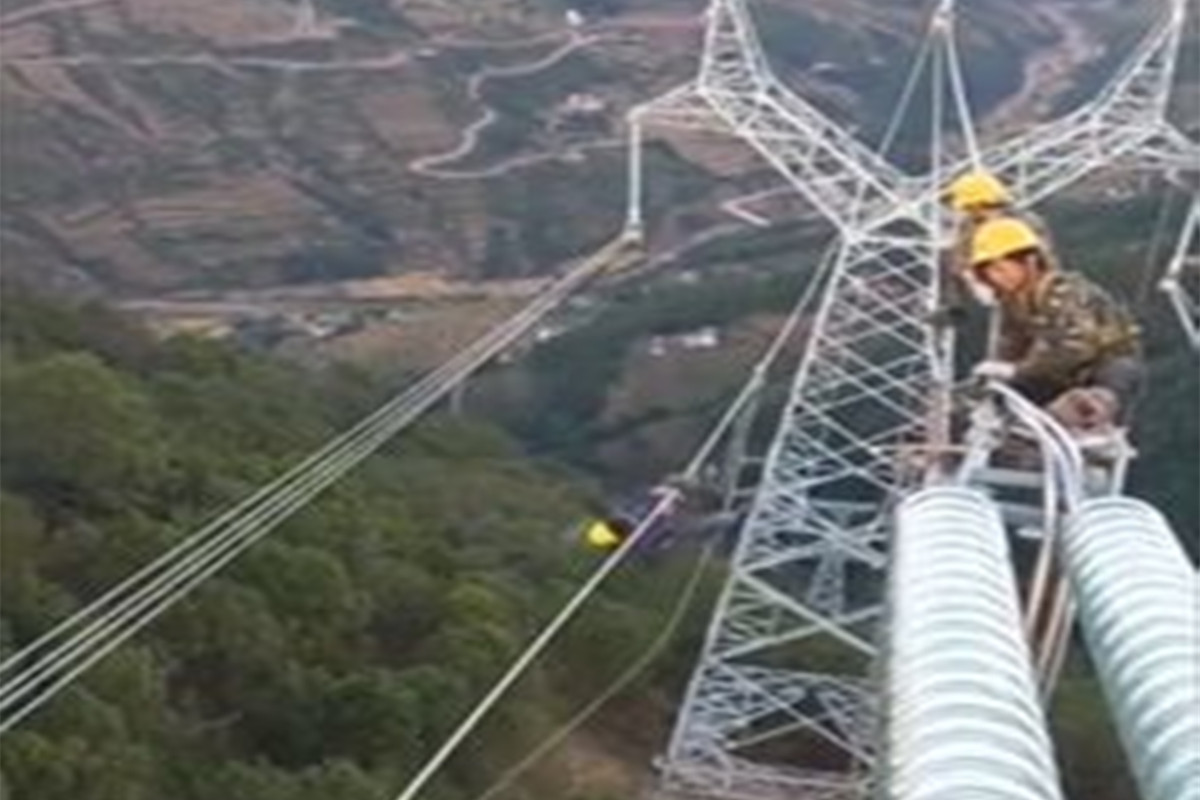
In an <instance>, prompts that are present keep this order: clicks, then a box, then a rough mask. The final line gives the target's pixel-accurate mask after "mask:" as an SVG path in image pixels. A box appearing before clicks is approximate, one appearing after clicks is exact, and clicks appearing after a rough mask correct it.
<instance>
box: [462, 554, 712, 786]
mask: <svg viewBox="0 0 1200 800" xmlns="http://www.w3.org/2000/svg"><path fill="white" fill-rule="evenodd" d="M716 551H717V546H716V541H715V540H710V541H708V542H705V544H704V547H703V549H702V550H701V551H700V554H699V556H698V557H697V558H696V564H695V566H694V567H693V568H692V572H691V574H690V575H689V576H688V580H687V583H686V584H685V585H684V587H683V592H682V593H681V594H680V595H679V599H678V600H676V601H675V606H674V608H672V610H671V614H670V616H669V617H668V618H667V621H666V623H664V625H663V627H662V629H661V630H660V631H659V633H658V635H657V636H655V637H654V639H653V640H652V641H651V642H650V644H649V645H648V646H647V647H646V649H645V650H644V651H643V652H642V653H641V655H639V656H638V657H637V659H636V660H634V661H633V662H632V663H631V664H630V665H629V666H628V667H626V668H625V670H624V671H623V672H621V674H620V675H618V676H617V677H616V679H615V680H613V682H612V683H610V684H609V685H608V686H607V687H605V688H604V690H603V691H601V692H600V693H599V694H598V695H596V696H595V697H594V698H592V699H591V700H590V701H589V702H588V703H587V704H586V705H584V706H583V707H582V708H580V709H579V710H578V711H576V712H575V714H574V715H573V716H572V717H571V718H570V719H569V720H567V721H566V722H565V723H563V724H562V725H560V726H559V727H558V728H556V729H555V730H554V731H553V732H551V733H550V734H549V735H548V736H546V738H545V739H543V740H542V741H541V742H540V743H539V744H538V745H537V746H536V747H534V748H533V749H532V750H530V751H529V752H528V753H527V754H526V755H525V757H524V758H522V759H521V760H520V761H518V762H517V763H516V764H514V765H512V766H511V767H509V768H508V769H507V770H505V772H504V774H503V775H501V776H500V777H499V778H498V779H497V780H496V781H495V782H494V783H492V784H491V785H490V786H488V787H487V789H485V790H484V791H483V792H482V793H481V794H479V795H478V796H477V797H476V798H475V800H491V799H492V798H493V797H495V796H496V795H498V794H500V793H501V792H503V791H504V790H505V789H507V788H508V787H510V786H512V784H513V782H514V781H516V780H517V778H519V777H521V776H522V775H524V774H525V772H526V771H527V770H528V769H529V768H530V767H532V766H533V765H534V764H536V763H537V762H539V761H541V760H542V759H543V758H544V757H545V756H546V754H547V753H549V752H550V751H552V750H554V748H556V747H558V746H559V745H560V744H561V743H562V742H563V740H564V739H566V738H567V737H568V736H570V735H571V734H572V733H574V732H575V731H576V730H578V729H579V728H580V726H582V725H583V724H584V723H586V722H587V721H588V720H589V719H591V718H592V717H593V716H594V715H595V714H596V712H597V711H599V710H600V709H601V708H603V707H604V706H605V705H606V704H607V703H608V702H609V701H610V700H612V699H613V698H614V697H616V696H617V695H618V694H620V693H621V691H623V690H624V689H625V687H627V686H628V685H629V684H630V683H632V682H633V681H634V680H635V679H636V678H637V677H638V676H639V675H641V674H642V673H643V672H644V671H645V670H646V668H647V667H649V666H650V664H651V663H653V661H654V659H655V658H657V657H658V655H659V653H661V652H662V650H663V648H664V647H666V646H667V643H668V642H670V641H671V639H672V638H673V637H674V636H675V631H676V630H678V628H679V625H680V623H681V622H683V618H684V615H685V614H686V613H687V610H688V609H689V608H690V607H691V605H692V600H693V599H694V598H695V596H696V592H697V590H698V589H699V588H700V583H701V578H703V577H704V573H705V570H706V569H707V567H708V565H709V563H710V562H711V561H712V557H713V555H714V554H715V553H716Z"/></svg>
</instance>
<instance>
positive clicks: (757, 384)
mask: <svg viewBox="0 0 1200 800" xmlns="http://www.w3.org/2000/svg"><path fill="white" fill-rule="evenodd" d="M836 253H837V249H836V248H830V249H829V251H828V252H827V253H826V257H825V259H824V260H823V261H822V263H821V265H820V266H819V267H818V269H817V274H815V275H814V276H813V280H812V281H810V282H809V285H808V287H807V288H806V290H805V291H804V293H803V294H802V295H801V297H800V299H799V300H798V301H797V302H796V305H795V306H794V307H793V308H792V311H791V313H790V314H789V315H788V317H787V319H786V320H785V321H784V324H783V325H782V326H781V327H780V329H779V331H778V332H777V333H776V335H775V339H774V340H773V341H772V342H771V344H770V345H769V346H768V347H767V349H766V351H765V352H764V354H763V356H762V358H760V360H759V361H758V362H757V363H756V364H755V366H754V368H753V370H752V371H751V375H750V378H749V380H747V382H746V384H745V385H744V386H743V388H742V391H741V392H739V393H738V395H737V397H736V398H734V400H733V402H732V403H730V405H729V407H728V408H727V409H726V410H725V413H724V414H723V415H722V416H721V418H720V420H718V421H717V423H716V424H715V425H714V426H713V428H712V429H711V430H710V432H709V434H708V436H707V437H706V438H705V439H704V441H703V443H702V444H701V445H700V447H699V448H697V450H696V452H695V454H693V456H692V458H691V459H690V460H689V461H688V464H687V467H686V468H685V469H684V471H683V473H682V477H683V478H684V479H685V480H688V479H694V478H696V477H697V476H698V475H699V474H700V471H701V469H702V468H703V466H704V464H705V463H706V462H707V461H708V459H709V458H710V457H711V456H712V453H713V451H714V450H715V449H716V447H717V445H718V444H719V443H720V441H721V439H722V438H723V437H724V436H725V433H726V431H727V430H728V429H729V428H730V427H731V426H732V425H733V424H734V422H735V421H736V420H737V418H738V416H739V414H741V412H742V410H743V409H744V408H745V407H746V405H747V404H748V403H750V401H751V400H752V399H753V398H754V397H755V396H756V394H757V392H758V391H759V389H760V388H761V386H762V383H763V381H765V379H766V375H767V372H768V370H769V368H770V366H771V364H772V363H773V362H774V360H775V359H776V357H777V356H778V355H779V353H780V352H781V351H782V350H783V347H784V345H785V344H786V343H787V340H788V339H789V338H790V337H791V336H792V334H793V332H794V331H795V330H796V327H797V326H798V325H799V322H800V319H801V318H802V316H803V314H804V311H805V310H806V309H807V308H808V307H809V306H810V305H811V304H812V301H813V298H814V297H815V296H816V292H817V288H818V287H819V286H820V285H821V284H823V283H824V282H825V281H824V279H825V278H826V277H827V276H828V275H829V274H830V273H831V272H832V268H833V265H834V264H835V263H836ZM680 496H681V495H680V492H679V491H678V490H677V489H667V490H666V491H665V492H664V493H663V494H662V495H661V496H660V498H659V499H658V501H657V502H656V503H655V504H654V505H653V506H652V507H651V508H650V510H649V511H648V512H647V513H646V514H645V516H643V517H642V519H641V521H640V522H639V523H638V525H637V527H636V528H635V529H634V530H633V532H632V533H630V535H629V536H628V537H627V538H626V539H625V541H624V542H622V543H621V546H620V547H618V548H617V550H616V552H614V553H613V554H612V555H611V556H609V557H608V558H607V559H606V560H605V562H604V563H603V564H602V565H601V566H600V568H599V569H597V570H596V571H595V572H594V573H592V575H591V577H590V578H588V580H587V581H586V582H585V583H584V584H583V586H581V587H580V588H579V589H578V590H577V591H576V593H575V594H574V595H573V596H572V597H571V599H570V600H568V601H567V604H566V605H565V606H564V607H563V608H562V609H561V610H560V611H559V612H558V614H556V615H555V616H554V618H553V619H551V620H550V622H549V623H548V624H547V625H546V627H545V628H543V629H542V631H541V632H540V633H539V634H538V635H537V636H536V637H535V638H534V640H533V641H532V642H530V643H529V645H528V646H527V647H526V649H525V650H524V652H522V653H521V655H520V656H518V657H517V659H516V661H514V662H513V663H512V665H510V666H509V668H508V669H507V670H506V671H505V672H504V674H503V675H501V676H500V678H499V679H498V680H497V681H496V683H495V684H493V686H492V688H491V689H490V690H488V693H487V694H486V695H484V697H483V699H482V700H480V701H479V703H478V704H477V705H476V706H475V708H474V709H473V710H472V711H471V712H470V713H469V714H468V715H467V716H466V718H464V719H463V721H462V722H461V723H459V725H458V727H457V728H455V730H454V731H453V732H452V733H451V734H450V736H449V738H447V739H446V741H445V742H443V744H442V746H441V747H439V748H438V750H437V751H436V752H435V753H434V754H433V756H432V757H430V759H429V760H428V761H427V762H426V763H425V765H424V766H423V767H422V768H421V769H420V771H419V772H418V773H417V774H416V775H415V776H414V777H413V779H412V780H411V781H409V783H408V785H407V786H405V788H404V789H403V790H402V791H401V792H400V794H399V795H397V797H396V800H413V798H414V797H416V796H417V794H418V793H419V792H420V791H421V789H423V788H424V787H425V785H426V784H427V783H428V782H429V780H430V779H431V778H432V777H433V776H434V775H435V774H436V773H437V771H438V770H439V769H441V767H442V765H443V764H445V763H446V761H447V760H448V759H449V758H450V756H451V755H453V754H454V751H455V750H457V749H458V746H459V745H460V744H462V742H463V740H465V739H466V738H467V736H468V735H470V733H471V732H472V731H473V730H474V729H475V727H476V726H478V724H479V723H480V722H481V721H482V720H483V718H484V717H485V716H486V715H487V714H488V713H489V712H490V711H491V710H492V708H493V707H494V706H495V705H496V703H497V702H499V701H500V699H501V698H502V697H503V696H504V695H505V694H506V693H507V692H508V690H509V689H510V688H512V686H513V684H515V683H516V681H517V679H518V678H520V677H521V675H523V674H524V672H525V670H526V669H528V667H529V666H530V665H531V664H532V663H533V661H534V660H535V659H536V658H537V657H538V656H539V655H541V653H542V652H543V651H544V650H545V649H546V647H547V646H549V644H550V643H551V642H552V641H553V640H554V638H555V637H556V636H557V635H558V633H559V632H560V631H561V630H562V629H563V627H565V626H566V624H567V623H568V622H569V621H570V620H571V618H572V617H574V615H575V614H576V613H577V612H578V611H579V609H580V608H582V607H583V605H584V603H586V602H587V601H588V600H589V599H590V598H591V596H592V595H593V594H594V593H595V592H596V590H597V589H599V588H600V585H601V584H602V583H603V582H604V581H605V579H607V578H608V576H609V575H610V574H612V573H613V572H614V571H615V570H616V569H617V568H618V567H619V566H620V565H621V564H622V563H624V561H625V559H626V558H628V557H629V554H630V553H632V552H633V551H634V550H635V549H636V548H637V546H638V544H639V542H640V541H641V540H642V538H644V537H645V535H646V532H647V531H648V530H649V529H650V528H651V527H652V526H653V525H654V523H655V522H657V521H658V520H659V519H660V518H662V517H663V516H665V515H666V514H667V513H668V512H669V511H670V510H671V509H672V508H673V506H674V504H675V502H676V500H678V499H679V497H680Z"/></svg>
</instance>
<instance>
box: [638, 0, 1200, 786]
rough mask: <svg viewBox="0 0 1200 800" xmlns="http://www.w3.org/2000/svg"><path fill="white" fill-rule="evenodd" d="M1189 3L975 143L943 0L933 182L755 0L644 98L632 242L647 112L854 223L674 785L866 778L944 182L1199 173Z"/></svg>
mask: <svg viewBox="0 0 1200 800" xmlns="http://www.w3.org/2000/svg"><path fill="white" fill-rule="evenodd" d="M1185 5H1186V0H1171V1H1170V3H1169V7H1168V9H1167V13H1166V14H1165V16H1164V19H1163V20H1162V21H1161V23H1160V24H1159V25H1157V26H1156V27H1155V29H1154V30H1153V31H1152V32H1151V33H1150V34H1149V35H1148V36H1147V37H1146V38H1145V40H1144V41H1143V42H1142V44H1141V45H1140V46H1139V48H1138V49H1137V50H1136V52H1135V53H1134V54H1133V55H1132V57H1131V58H1130V59H1129V60H1128V62H1127V63H1126V64H1125V66H1124V68H1123V69H1122V70H1121V71H1120V72H1119V74H1118V75H1117V77H1116V78H1115V79H1114V80H1113V81H1112V83H1111V84H1110V85H1109V86H1108V87H1107V88H1106V89H1105V90H1104V91H1103V92H1101V94H1100V95H1099V96H1098V97H1097V98H1096V99H1095V100H1094V101H1093V102H1091V103H1089V104H1087V105H1085V106H1084V107H1082V108H1080V109H1078V110H1077V111H1075V112H1073V113H1071V114H1069V115H1068V116H1066V117H1064V118H1062V119H1060V120H1057V121H1054V122H1051V123H1049V124H1045V125H1040V126H1037V127H1035V128H1033V129H1031V130H1029V131H1028V132H1026V133H1024V134H1023V135H1021V136H1018V137H1016V138H1014V139H1012V140H1010V141H1007V142H1003V143H1001V144H999V145H998V146H996V147H993V148H990V149H988V150H986V151H983V152H979V151H978V150H976V149H975V147H974V132H973V129H972V126H971V123H970V114H969V109H968V108H966V93H965V90H964V88H963V87H962V83H961V72H960V70H959V69H958V64H957V55H956V52H955V48H954V39H953V0H944V2H942V4H941V6H940V7H939V9H938V11H937V14H936V15H935V17H934V20H933V24H932V26H931V36H932V37H936V39H938V40H940V44H941V46H942V48H943V49H942V50H941V52H942V53H943V55H942V57H941V60H940V61H936V60H935V64H938V63H940V64H941V68H942V72H940V73H936V74H935V75H934V79H933V84H934V86H935V89H934V101H933V107H934V109H933V113H934V125H933V131H934V133H933V138H934V142H933V144H932V148H931V150H932V159H931V161H932V164H933V168H932V172H931V173H930V174H929V175H925V176H919V177H913V176H908V175H905V174H904V173H902V172H901V171H900V170H899V169H897V168H896V167H894V166H892V165H891V164H889V163H887V162H886V161H885V160H883V159H882V158H880V157H879V156H877V155H876V154H875V153H874V152H872V151H871V150H870V149H869V148H867V147H866V146H864V145H863V144H862V143H860V142H858V141H856V140H855V139H854V138H853V137H851V136H850V135H849V134H848V133H846V132H845V131H844V130H843V129H842V128H841V127H840V126H838V125H837V124H836V123H834V122H833V121H831V120H830V119H828V118H827V117H826V116H825V115H823V114H822V113H821V112H820V111H818V110H817V109H816V108H815V107H813V106H812V105H811V104H809V103H807V102H806V101H804V100H803V99H801V98H799V97H798V96H796V95H795V94H794V93H792V92H791V91H789V90H788V89H787V88H786V87H785V86H784V85H783V84H782V83H781V82H780V81H779V79H778V78H776V77H775V75H774V74H773V73H772V71H771V69H770V67H769V66H768V64H767V60H766V58H765V56H764V54H763V51H762V48H761V46H760V44H759V41H758V38H757V35H756V33H755V30H754V27H753V24H752V22H751V18H750V15H749V13H748V11H747V9H746V7H745V5H744V2H743V0H713V2H712V4H711V5H710V7H709V9H708V12H707V29H706V34H705V46H704V52H703V55H702V58H701V63H700V69H699V73H698V75H697V77H696V78H695V79H693V80H691V81H689V82H687V83H685V84H684V85H682V86H680V87H678V88H676V89H674V90H672V91H671V92H668V93H667V94H666V95H664V96H663V97H661V98H658V99H656V100H653V101H651V102H649V103H646V104H644V105H642V106H639V107H637V108H635V109H633V110H632V111H631V112H630V116H629V123H630V180H629V187H630V196H629V208H628V217H627V229H626V234H627V236H629V237H630V238H640V237H641V236H642V225H643V219H642V214H641V191H642V164H641V146H642V138H643V134H644V128H645V126H646V125H647V124H651V123H653V124H654V125H656V126H664V127H675V128H683V129H690V130H704V131H716V132H725V133H728V134H731V135H733V136H735V137H737V138H739V139H740V140H742V141H744V142H745V143H746V144H748V145H749V146H750V147H751V148H753V149H754V150H755V151H756V152H758V153H759V154H760V155H762V156H763V157H764V158H765V159H766V160H767V161H768V162H769V163H770V164H771V165H772V166H773V167H774V168H775V169H776V170H777V171H778V172H779V173H780V174H781V175H782V176H783V177H784V178H785V179H786V180H787V181H788V182H789V183H790V184H791V185H792V186H793V187H794V188H795V189H796V190H797V191H798V192H800V193H801V194H802V195H803V196H804V197H805V198H806V199H808V200H809V201H810V202H811V203H812V204H813V205H814V206H815V207H816V208H817V209H818V210H819V211H820V212H821V213H822V214H823V215H824V216H826V217H827V218H828V219H829V220H830V221H831V222H832V223H833V224H834V226H835V227H836V229H837V231H838V234H839V237H840V243H839V245H838V247H839V251H838V254H837V257H836V262H835V266H834V268H833V270H832V272H831V274H830V277H829V278H828V283H827V285H826V287H825V288H824V294H823V299H822V302H821V303H820V307H819V310H818V312H817V314H816V318H815V322H814V325H813V327H812V329H811V333H810V335H809V338H808V340H807V343H806V345H805V351H804V354H803V356H802V358H801V362H800V365H799V367H798V369H797V371H796V373H795V377H794V380H793V383H792V386H791V390H790V394H789V399H788V402H787V404H786V407H785V409H784V412H783V414H782V417H781V419H780V422H779V426H778V429H777V432H776V434H775V438H774V440H773V442H772V444H771V446H770V448H769V450H768V453H767V458H766V461H765V463H764V467H763V471H762V478H761V482H760V485H759V487H758V489H757V492H756V494H755V496H754V499H753V502H752V505H751V507H750V511H749V514H748V517H747V519H746V522H745V523H744V526H743V528H742V530H741V533H740V538H739V543H738V547H737V550H736V552H735V554H734V557H733V560H732V564H731V567H730V569H731V574H730V575H729V578H728V581H727V583H726V586H725V589H724V591H723V593H722V595H721V598H720V600H719V603H718V606H717V609H716V611H715V613H714V615H713V618H712V622H711V624H710V627H709V631H708V635H707V638H706V641H705V645H704V649H703V651H702V653H701V655H700V658H699V661H698V663H697V666H696V668H695V671H694V673H693V676H692V679H691V682H690V684H689V687H688V690H687V694H686V697H685V698H684V701H683V703H682V705H681V708H680V712H679V716H678V719H677V722H676V725H675V729H674V732H673V735H672V738H671V742H670V746H669V749H668V752H667V754H666V756H665V758H664V759H663V760H662V762H661V765H660V766H661V768H662V788H663V790H664V791H665V792H666V793H674V794H675V795H701V794H702V795H709V796H719V797H742V798H757V799H759V800H761V799H762V798H781V800H782V798H785V797H786V798H793V799H794V798H831V799H832V798H841V797H860V796H862V795H863V793H864V792H865V790H866V787H867V784H868V781H869V776H870V771H871V768H872V762H873V758H874V750H875V740H876V736H877V730H878V722H877V720H876V714H875V701H874V694H873V689H872V681H871V680H870V677H871V666H870V665H871V664H872V663H873V661H874V657H875V655H876V628H877V625H878V623H879V621H880V619H881V612H882V604H881V603H882V598H881V587H882V585H883V583H884V578H885V573H886V571H887V569H888V566H889V556H888V533H887V527H888V515H889V512H890V507H891V504H892V503H893V501H894V500H895V499H896V498H898V497H899V496H900V495H902V494H903V493H904V492H905V491H907V490H908V489H910V488H912V487H913V486H914V485H917V484H918V483H919V482H920V481H921V480H922V478H923V475H922V470H921V469H919V468H907V467H905V466H904V464H905V462H906V461H909V462H911V459H908V458H906V457H905V455H904V454H906V453H913V452H920V450H921V448H923V447H928V446H929V445H930V444H931V443H933V442H936V441H941V440H942V437H944V436H945V431H946V429H947V426H948V420H947V415H948V403H947V402H946V398H947V396H948V394H947V393H948V387H949V385H950V382H951V374H950V369H949V366H948V365H949V363H950V355H951V347H950V345H951V342H950V341H949V337H948V336H947V335H945V334H939V333H937V332H936V331H935V330H934V329H933V328H932V327H931V325H930V324H929V322H928V320H929V314H930V312H931V310H932V309H933V308H935V307H936V304H937V302H938V296H937V292H938V283H939V281H938V268H937V264H938V259H939V253H940V252H941V250H942V248H943V247H944V246H945V244H946V243H947V240H946V235H947V233H948V232H949V230H948V225H947V224H946V221H945V220H944V219H943V218H942V212H941V210H940V204H939V193H940V190H941V187H942V186H944V185H945V182H946V177H947V175H948V174H953V173H955V172H960V171H962V170H964V169H967V168H969V167H970V166H971V165H972V164H982V165H984V166H986V167H987V168H989V169H991V170H993V171H995V172H997V173H998V174H999V175H1000V176H1001V177H1002V178H1003V179H1005V180H1006V181H1007V182H1008V183H1009V185H1010V186H1011V187H1012V188H1013V190H1014V192H1015V194H1016V196H1017V197H1018V198H1019V200H1020V202H1021V203H1022V204H1023V205H1032V204H1034V203H1037V202H1039V201H1041V200H1043V199H1045V198H1046V197H1048V196H1049V195H1051V194H1053V193H1054V192H1056V191H1058V190H1060V189H1063V188H1065V187H1066V186H1068V185H1069V184H1071V183H1073V182H1075V181H1077V180H1079V179H1080V178H1082V177H1084V176H1085V175H1087V174H1088V173H1090V172H1092V171H1093V170H1096V169H1098V168H1100V167H1103V166H1106V165H1109V164H1112V163H1113V162H1115V161H1121V162H1124V163H1127V164H1131V165H1134V166H1139V167H1143V168H1152V169H1164V168H1172V169H1180V168H1183V169H1195V168H1196V166H1197V164H1200V148H1197V145H1196V144H1195V143H1193V142H1190V141H1189V140H1188V139H1187V138H1186V137H1185V136H1183V135H1182V134H1181V133H1180V132H1179V131H1178V130H1177V129H1176V128H1175V127H1174V126H1173V125H1172V124H1171V123H1169V122H1168V121H1167V117H1166V110H1167V105H1168V99H1169V94H1170V91H1171V86H1172V81H1173V78H1174V72H1175V65H1176V61H1177V57H1178V50H1179V41H1180V36H1181V31H1182V28H1183V23H1184V17H1185ZM943 85H945V88H944V89H943V88H941V87H942V86H943ZM947 93H948V94H949V95H950V96H952V97H953V98H954V99H955V100H956V109H955V110H956V111H957V112H958V115H959V118H960V121H961V122H962V124H963V133H964V139H965V140H966V142H967V144H968V149H970V150H971V151H972V152H971V155H970V157H969V158H967V159H965V160H963V161H962V162H961V163H957V164H951V163H949V162H948V159H947V158H946V155H945V152H944V149H943V146H942V143H941V141H940V139H941V133H940V130H941V127H942V123H943V121H944V120H946V119H948V118H949V116H950V114H949V113H947V112H946V110H945V109H942V108H941V105H942V102H943V100H942V99H939V98H943V99H944V97H945V96H946V94H947ZM822 640H824V642H825V643H833V642H836V643H837V644H838V645H839V646H840V649H841V651H842V655H840V656H834V655H831V652H832V651H831V648H830V647H829V646H823V645H822ZM796 736H800V737H803V738H801V739H799V740H798V741H795V740H793V748H794V747H795V746H796V745H797V744H799V745H800V746H801V747H802V748H803V749H805V750H809V751H813V750H814V748H815V749H817V750H822V751H823V752H822V755H823V760H824V761H825V762H826V763H825V764H822V765H821V766H822V769H820V770H813V769H809V768H808V767H809V766H811V764H805V758H804V753H798V752H796V750H795V749H792V750H787V749H777V750H775V751H774V752H773V753H772V751H771V750H770V748H771V747H773V746H774V747H777V748H784V747H786V746H787V742H788V740H789V737H796ZM756 748H759V749H757V750H756ZM764 753H766V755H763V754H764ZM831 761H832V762H836V763H835V766H834V768H832V769H831V768H830V763H829V762H831ZM785 763H786V764H788V766H783V764H785Z"/></svg>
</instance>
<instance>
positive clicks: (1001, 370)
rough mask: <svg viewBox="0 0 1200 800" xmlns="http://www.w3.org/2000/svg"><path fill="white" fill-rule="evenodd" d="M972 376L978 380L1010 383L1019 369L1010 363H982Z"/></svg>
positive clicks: (972, 371)
mask: <svg viewBox="0 0 1200 800" xmlns="http://www.w3.org/2000/svg"><path fill="white" fill-rule="evenodd" d="M971 374H972V375H974V376H975V377H976V378H984V379H988V378H990V379H992V380H997V381H1008V380H1012V379H1013V377H1014V376H1015V375H1016V374H1017V368H1016V366H1015V365H1014V364H1011V363H1010V362H1008V361H980V362H979V363H978V364H976V365H975V369H973V370H971Z"/></svg>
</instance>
